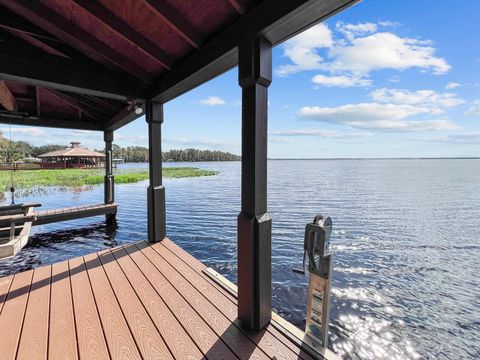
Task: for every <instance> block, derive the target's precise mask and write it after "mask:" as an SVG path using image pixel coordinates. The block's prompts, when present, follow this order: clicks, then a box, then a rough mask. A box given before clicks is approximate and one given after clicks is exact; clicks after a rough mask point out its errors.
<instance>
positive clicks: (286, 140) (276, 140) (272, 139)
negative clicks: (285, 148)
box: [268, 138, 293, 144]
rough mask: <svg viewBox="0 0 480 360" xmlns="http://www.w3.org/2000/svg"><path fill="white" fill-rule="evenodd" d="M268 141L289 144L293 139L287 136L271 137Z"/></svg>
mask: <svg viewBox="0 0 480 360" xmlns="http://www.w3.org/2000/svg"><path fill="white" fill-rule="evenodd" d="M268 141H269V142H271V143H276V144H291V143H293V140H292V139H288V138H271V139H270V140H268Z"/></svg>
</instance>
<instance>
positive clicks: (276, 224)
mask: <svg viewBox="0 0 480 360" xmlns="http://www.w3.org/2000/svg"><path fill="white" fill-rule="evenodd" d="M186 165H192V166H197V167H201V168H206V169H212V170H219V171H220V174H219V175H217V176H213V177H203V178H191V179H166V180H165V186H166V189H167V214H168V215H167V221H168V235H169V237H170V238H171V239H172V240H173V241H175V242H176V243H177V244H179V245H180V246H182V247H183V248H184V249H186V250H187V251H189V252H190V253H192V254H193V255H194V256H195V257H197V258H198V259H200V260H202V261H203V262H204V263H206V264H207V265H209V266H211V267H213V268H215V269H216V270H217V271H218V272H220V273H222V274H223V275H225V276H227V277H228V278H229V279H230V280H232V281H235V280H236V216H237V214H238V211H239V207H240V186H239V185H240V163H238V162H232V163H195V164H169V165H168V166H186ZM123 166H124V167H128V166H134V167H139V166H146V165H144V164H141V165H138V164H137V165H131V164H125V165H123ZM268 166H269V199H268V207H269V213H270V214H271V216H272V218H273V259H272V263H273V306H274V308H275V310H276V311H278V312H279V313H280V314H281V315H282V316H283V317H285V318H286V319H288V320H289V321H291V322H292V323H294V324H296V325H298V326H300V327H302V328H303V327H304V323H305V322H304V316H305V304H306V298H305V294H306V284H307V278H306V277H304V276H301V275H297V274H294V273H293V272H292V271H291V269H292V267H297V266H299V265H300V264H301V260H302V247H303V232H304V228H305V224H306V223H307V222H310V221H311V220H312V219H313V217H314V215H315V214H317V213H321V214H323V215H328V216H331V217H332V218H333V226H334V231H333V234H332V245H333V249H334V251H335V254H334V267H335V269H334V275H333V290H332V304H331V327H330V341H331V348H332V349H333V350H334V351H335V352H336V353H338V354H340V355H341V356H342V357H344V358H346V359H350V358H351V359H417V358H422V359H475V358H480V280H479V279H480V276H479V274H480V240H479V235H478V234H479V231H480V230H479V229H480V160H310V161H309V160H298V161H289V160H285V161H284V160H276V161H270V162H269V164H268ZM146 187H147V182H141V183H136V184H125V185H117V186H116V189H115V190H116V201H117V203H118V204H119V208H118V226H117V227H111V228H107V227H106V226H105V225H104V223H103V219H102V218H101V217H100V218H98V217H97V218H90V219H81V220H77V221H72V222H67V223H58V224H50V225H45V226H37V227H35V228H34V236H32V238H31V240H32V243H31V244H30V245H29V246H28V247H26V248H25V249H24V250H23V251H22V252H21V253H20V254H19V255H18V256H17V257H15V258H14V259H9V260H4V261H0V274H2V275H4V274H9V273H15V272H17V271H21V270H26V269H30V268H32V267H36V266H39V265H42V264H50V263H53V262H57V261H60V260H64V259H68V258H71V257H74V256H78V255H82V254H87V253H90V252H93V251H97V250H99V249H102V248H104V247H105V246H115V245H118V244H122V243H127V242H130V241H136V240H140V239H145V238H146ZM102 200H103V186H94V187H90V188H88V189H73V190H72V189H71V190H62V189H51V190H49V191H46V192H43V191H42V192H40V191H39V192H33V193H31V194H28V196H27V195H24V196H23V197H21V198H19V199H18V202H20V201H29V202H31V201H34V202H40V203H42V204H43V208H55V207H63V206H68V205H77V204H89V203H97V202H101V201H102ZM132 214H135V216H132ZM52 232H54V234H52Z"/></svg>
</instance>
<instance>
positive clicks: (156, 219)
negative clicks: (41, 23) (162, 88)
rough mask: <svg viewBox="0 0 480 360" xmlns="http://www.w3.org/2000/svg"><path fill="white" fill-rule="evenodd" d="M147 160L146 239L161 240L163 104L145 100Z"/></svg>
mask: <svg viewBox="0 0 480 360" xmlns="http://www.w3.org/2000/svg"><path fill="white" fill-rule="evenodd" d="M145 117H146V120H147V123H148V161H149V169H150V185H149V186H148V190H147V191H148V192H147V206H148V240H149V241H150V242H158V241H162V240H163V239H164V238H165V236H166V215H165V187H164V186H163V184H162V123H163V104H161V103H159V102H155V101H147V102H146V104H145Z"/></svg>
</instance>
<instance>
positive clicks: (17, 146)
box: [0, 131, 240, 162]
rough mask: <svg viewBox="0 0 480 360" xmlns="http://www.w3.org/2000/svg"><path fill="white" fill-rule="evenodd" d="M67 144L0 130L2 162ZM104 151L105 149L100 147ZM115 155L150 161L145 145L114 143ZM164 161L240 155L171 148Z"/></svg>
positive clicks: (128, 160) (120, 157)
mask: <svg viewBox="0 0 480 360" xmlns="http://www.w3.org/2000/svg"><path fill="white" fill-rule="evenodd" d="M66 147H67V145H53V144H52V145H43V146H34V145H31V144H29V143H28V142H26V141H12V142H11V143H10V141H9V140H8V139H7V138H6V137H5V134H2V132H1V131H0V162H12V161H22V160H24V159H28V158H36V157H38V155H41V154H45V153H47V152H50V151H55V150H61V149H65V148H66ZM97 151H98V152H103V151H104V150H103V149H98V150H97ZM113 157H114V158H117V159H123V160H124V161H125V162H148V148H146V147H143V146H127V147H121V146H118V145H117V144H113ZM162 158H163V160H164V161H188V162H195V161H238V160H240V156H238V155H234V154H230V153H228V152H223V151H210V150H198V149H182V150H170V151H167V152H164V153H163V154H162Z"/></svg>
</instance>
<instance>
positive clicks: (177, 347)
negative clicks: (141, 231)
mask: <svg viewBox="0 0 480 360" xmlns="http://www.w3.org/2000/svg"><path fill="white" fill-rule="evenodd" d="M132 246H135V245H132ZM127 249H128V247H127ZM112 254H113V255H114V256H115V259H116V260H117V261H118V263H119V265H120V266H121V268H122V271H123V273H124V274H125V276H126V277H127V278H128V281H129V282H130V284H135V287H134V290H135V293H136V294H137V296H138V297H139V299H140V300H141V302H142V304H143V306H144V307H145V309H146V310H147V311H148V314H149V316H150V317H151V319H152V321H153V322H154V323H155V325H156V327H157V329H158V331H159V332H160V334H161V335H162V336H163V338H164V340H165V342H166V344H168V348H169V349H170V351H171V353H172V355H173V357H174V358H176V359H186V360H193V359H200V358H202V356H203V354H202V352H201V351H200V349H199V348H198V347H197V346H196V345H195V343H194V342H193V340H192V339H191V337H190V336H189V335H188V333H187V332H186V331H185V329H184V328H183V327H182V326H181V324H180V323H179V322H178V320H177V319H176V318H175V316H174V315H173V314H172V313H171V312H170V310H169V309H168V307H167V305H166V304H165V302H164V301H163V300H162V298H161V297H160V295H158V293H157V291H156V290H155V288H154V287H153V286H152V285H151V284H150V282H149V281H148V279H147V278H146V277H145V275H144V274H143V273H142V272H141V271H140V269H139V268H138V267H137V265H136V264H135V263H134V262H133V260H132V259H131V258H130V256H129V255H128V254H127V252H126V250H125V249H124V248H118V249H115V250H113V251H112Z"/></svg>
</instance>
